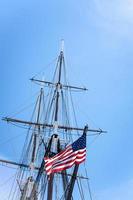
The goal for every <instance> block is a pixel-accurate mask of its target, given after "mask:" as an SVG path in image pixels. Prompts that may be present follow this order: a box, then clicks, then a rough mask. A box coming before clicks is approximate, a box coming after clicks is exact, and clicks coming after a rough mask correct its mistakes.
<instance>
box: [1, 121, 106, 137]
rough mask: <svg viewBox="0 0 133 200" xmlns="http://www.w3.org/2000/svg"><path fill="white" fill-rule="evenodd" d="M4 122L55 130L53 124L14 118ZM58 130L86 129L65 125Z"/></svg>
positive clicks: (100, 131) (99, 131)
mask: <svg viewBox="0 0 133 200" xmlns="http://www.w3.org/2000/svg"><path fill="white" fill-rule="evenodd" d="M2 120H4V121H7V122H14V123H20V124H25V125H30V126H32V125H33V126H39V127H42V128H45V127H48V128H54V125H53V124H47V123H44V124H42V123H36V122H31V121H24V120H20V119H14V118H8V117H5V118H2ZM58 129H63V130H66V131H67V130H71V131H82V132H83V131H84V128H78V127H71V126H63V125H58ZM87 131H89V132H94V133H98V134H101V133H106V131H103V130H102V129H89V128H88V130H87Z"/></svg>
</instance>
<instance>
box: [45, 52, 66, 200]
mask: <svg viewBox="0 0 133 200" xmlns="http://www.w3.org/2000/svg"><path fill="white" fill-rule="evenodd" d="M63 57H64V56H63V49H61V52H60V55H59V58H58V62H59V72H58V81H57V84H56V103H55V117H54V126H55V130H54V131H55V132H54V134H57V130H58V119H59V117H58V113H59V97H60V89H61V87H60V86H61V72H62V63H63ZM53 179H54V174H51V175H50V176H49V179H48V195H47V200H52V196H53Z"/></svg>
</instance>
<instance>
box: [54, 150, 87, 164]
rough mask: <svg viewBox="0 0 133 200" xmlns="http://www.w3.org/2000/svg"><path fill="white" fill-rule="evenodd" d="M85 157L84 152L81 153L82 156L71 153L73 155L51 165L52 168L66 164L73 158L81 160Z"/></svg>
mask: <svg viewBox="0 0 133 200" xmlns="http://www.w3.org/2000/svg"><path fill="white" fill-rule="evenodd" d="M85 155H86V152H83V153H82V154H79V153H78V152H73V154H71V155H70V156H69V157H67V158H64V159H61V160H57V161H56V162H54V163H53V166H55V165H57V164H58V165H60V164H62V163H65V162H68V161H69V160H71V159H72V158H73V157H76V158H82V157H83V156H85Z"/></svg>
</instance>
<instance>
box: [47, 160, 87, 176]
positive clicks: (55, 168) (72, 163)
mask: <svg viewBox="0 0 133 200" xmlns="http://www.w3.org/2000/svg"><path fill="white" fill-rule="evenodd" d="M84 160H85V157H83V158H82V159H76V160H73V161H72V162H70V163H68V164H64V165H62V166H58V167H54V168H52V169H50V170H48V171H47V174H48V175H49V174H51V173H53V172H59V171H61V170H62V169H67V168H70V167H72V166H73V165H74V164H75V163H76V162H77V163H81V162H83V161H84Z"/></svg>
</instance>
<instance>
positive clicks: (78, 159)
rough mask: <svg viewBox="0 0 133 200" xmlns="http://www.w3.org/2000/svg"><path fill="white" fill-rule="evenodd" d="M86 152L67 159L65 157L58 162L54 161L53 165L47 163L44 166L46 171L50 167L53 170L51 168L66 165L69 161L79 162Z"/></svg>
mask: <svg viewBox="0 0 133 200" xmlns="http://www.w3.org/2000/svg"><path fill="white" fill-rule="evenodd" d="M85 156H86V154H85V153H84V154H83V155H82V156H77V155H75V156H73V157H71V158H69V159H66V160H64V161H63V162H60V163H54V164H53V165H49V166H47V167H46V171H48V170H49V169H50V168H51V169H52V170H53V169H58V168H60V167H62V166H63V167H64V166H67V165H68V164H69V163H71V162H80V161H82V160H83V159H84V158H85Z"/></svg>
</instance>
